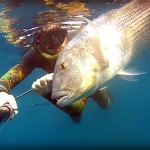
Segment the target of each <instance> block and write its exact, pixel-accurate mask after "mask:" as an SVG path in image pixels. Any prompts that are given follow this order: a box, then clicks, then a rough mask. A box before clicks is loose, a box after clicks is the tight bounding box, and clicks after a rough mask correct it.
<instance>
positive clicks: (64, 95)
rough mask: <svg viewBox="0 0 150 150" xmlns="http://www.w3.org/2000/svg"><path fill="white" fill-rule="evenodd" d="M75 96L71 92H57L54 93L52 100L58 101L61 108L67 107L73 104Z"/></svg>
mask: <svg viewBox="0 0 150 150" xmlns="http://www.w3.org/2000/svg"><path fill="white" fill-rule="evenodd" d="M72 97H73V94H72V93H71V91H56V92H52V95H51V98H52V99H57V105H58V106H59V107H65V106H68V105H70V104H71V103H72V100H71V99H72Z"/></svg>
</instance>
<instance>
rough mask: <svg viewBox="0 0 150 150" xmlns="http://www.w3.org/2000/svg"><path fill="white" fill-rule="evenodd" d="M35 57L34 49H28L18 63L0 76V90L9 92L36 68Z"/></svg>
mask: <svg viewBox="0 0 150 150" xmlns="http://www.w3.org/2000/svg"><path fill="white" fill-rule="evenodd" d="M35 58H36V54H35V53H34V51H29V52H28V53H27V54H26V55H25V56H24V57H23V59H22V60H21V62H20V63H18V64H16V65H15V66H14V67H13V68H11V69H10V70H9V71H8V72H7V73H5V74H4V75H3V76H2V77H1V78H0V91H4V92H7V93H9V91H10V90H11V89H12V88H13V87H15V86H16V85H17V84H19V83H20V82H21V81H22V80H23V79H24V78H25V77H27V76H28V75H29V74H30V73H31V72H32V71H33V69H34V68H36V63H34V62H35V61H34V60H35Z"/></svg>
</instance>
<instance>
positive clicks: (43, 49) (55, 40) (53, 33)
mask: <svg viewBox="0 0 150 150" xmlns="http://www.w3.org/2000/svg"><path fill="white" fill-rule="evenodd" d="M66 36H67V31H66V30H64V29H62V28H58V27H56V28H53V29H51V30H42V31H41V32H40V33H39V34H38V35H37V36H36V37H35V40H34V42H33V45H34V48H35V50H36V51H37V52H38V53H40V55H41V56H43V57H44V58H46V59H56V58H57V56H58V53H59V51H60V50H61V49H62V48H63V47H64V45H65V44H66Z"/></svg>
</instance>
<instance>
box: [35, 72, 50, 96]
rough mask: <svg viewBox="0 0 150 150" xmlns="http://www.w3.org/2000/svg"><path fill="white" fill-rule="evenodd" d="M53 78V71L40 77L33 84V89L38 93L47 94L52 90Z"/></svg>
mask: <svg viewBox="0 0 150 150" xmlns="http://www.w3.org/2000/svg"><path fill="white" fill-rule="evenodd" d="M52 79H53V73H50V74H47V75H45V76H43V77H41V78H40V79H37V80H36V81H35V82H33V84H32V90H33V91H34V92H35V93H36V94H37V95H45V94H47V93H49V92H51V90H52Z"/></svg>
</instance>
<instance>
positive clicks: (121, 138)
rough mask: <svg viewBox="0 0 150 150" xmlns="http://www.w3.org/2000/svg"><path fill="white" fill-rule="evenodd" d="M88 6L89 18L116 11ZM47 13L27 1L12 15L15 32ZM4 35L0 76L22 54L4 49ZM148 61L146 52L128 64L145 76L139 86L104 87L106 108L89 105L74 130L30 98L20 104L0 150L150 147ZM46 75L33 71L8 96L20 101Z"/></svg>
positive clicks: (120, 83)
mask: <svg viewBox="0 0 150 150" xmlns="http://www.w3.org/2000/svg"><path fill="white" fill-rule="evenodd" d="M87 5H88V7H89V8H91V9H92V10H95V11H94V13H93V14H92V15H91V18H94V17H96V16H98V15H99V14H101V13H103V12H106V11H108V10H110V9H111V8H115V7H118V6H119V4H117V5H114V4H111V5H106V4H105V3H100V2H90V3H89V2H87ZM1 9H2V5H1ZM47 9H49V7H47V6H43V5H42V4H41V3H39V2H38V1H35V2H29V1H27V2H23V3H21V5H20V6H19V7H17V8H16V9H15V10H14V11H13V12H12V13H11V15H12V16H15V15H16V16H17V15H18V16H19V17H20V18H21V19H20V21H19V24H18V25H17V28H29V27H31V26H32V24H33V22H32V17H31V16H32V15H33V14H34V13H36V12H38V11H42V10H47ZM24 17H25V18H26V19H23V18H24ZM3 35H4V34H2V33H1V34H0V52H1V53H0V64H1V65H0V70H1V71H0V76H2V75H3V74H4V73H5V72H7V71H8V70H9V69H10V68H11V67H13V66H14V65H15V64H16V63H18V61H20V60H21V58H22V56H23V54H24V52H23V50H22V47H20V46H14V45H11V44H8V42H7V41H6V39H5V38H4V36H3ZM149 58H150V51H148V50H147V51H145V52H143V53H142V55H140V57H139V58H137V59H136V60H135V61H134V62H133V63H132V64H131V66H136V67H138V68H140V69H141V70H142V71H144V72H147V74H144V75H141V76H140V77H138V81H137V82H128V81H125V80H122V79H120V78H119V77H115V78H114V79H113V80H112V81H110V82H109V83H108V88H109V91H110V93H111V95H112V101H111V104H110V107H109V108H108V109H107V110H104V109H102V108H100V107H98V106H97V105H96V103H95V102H94V101H93V100H92V99H91V100H89V101H88V103H87V107H86V108H85V110H84V112H83V113H82V120H81V121H80V122H79V123H78V124H77V123H74V122H73V121H72V120H71V119H70V117H69V116H68V115H67V114H66V113H64V112H62V111H60V110H59V109H57V108H56V107H54V106H53V105H52V104H51V103H49V102H48V101H47V100H45V99H44V98H43V97H40V96H37V95H35V94H34V93H32V92H31V93H29V94H27V95H25V96H24V97H22V98H20V99H18V100H17V103H18V107H19V113H18V115H17V116H16V117H15V118H14V119H13V120H11V121H9V122H8V123H7V124H6V125H5V127H4V128H3V129H2V131H1V132H0V148H12V147H14V148H16V147H20V148H101V147H112V148H114V147H150V84H149V81H150V75H149V72H150V61H149ZM44 74H45V72H44V71H42V70H41V69H36V70H35V71H33V72H32V73H31V75H30V76H28V77H27V78H26V79H25V80H24V81H22V82H21V83H20V84H19V85H18V86H17V87H15V88H14V89H13V90H12V91H11V94H13V95H14V96H18V95H19V94H21V93H23V92H24V91H26V90H28V89H30V87H31V85H32V82H33V81H35V80H36V79H37V78H39V77H41V76H42V75H44ZM34 104H38V105H36V106H35V105H34ZM32 105H34V106H33V107H29V106H32ZM26 106H27V107H26ZM22 107H26V108H22ZM2 125H3V124H2ZM2 125H0V127H2Z"/></svg>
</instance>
